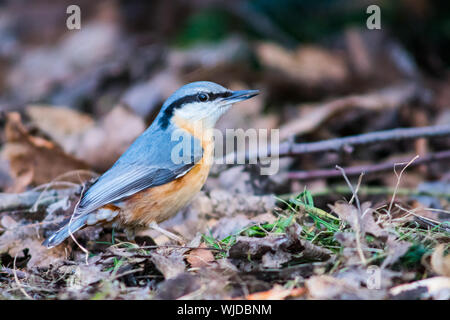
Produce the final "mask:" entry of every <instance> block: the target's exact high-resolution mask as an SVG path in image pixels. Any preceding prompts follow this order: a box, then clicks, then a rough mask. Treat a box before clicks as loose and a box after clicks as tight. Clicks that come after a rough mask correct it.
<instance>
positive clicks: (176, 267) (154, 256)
mask: <svg viewBox="0 0 450 320" xmlns="http://www.w3.org/2000/svg"><path fill="white" fill-rule="evenodd" d="M183 251H184V250H173V249H162V248H161V249H158V250H157V251H156V252H152V253H151V254H150V255H151V258H150V260H152V262H153V263H154V264H155V266H156V268H158V270H159V271H161V273H162V274H163V275H164V278H165V279H166V280H167V279H172V278H175V277H177V276H178V275H180V274H182V273H183V272H184V270H185V268H186V264H185V263H184V259H183Z"/></svg>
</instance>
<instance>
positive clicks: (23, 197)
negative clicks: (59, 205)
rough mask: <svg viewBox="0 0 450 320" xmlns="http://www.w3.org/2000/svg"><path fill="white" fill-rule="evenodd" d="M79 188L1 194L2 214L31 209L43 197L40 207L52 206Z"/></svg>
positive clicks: (0, 207)
mask: <svg viewBox="0 0 450 320" xmlns="http://www.w3.org/2000/svg"><path fill="white" fill-rule="evenodd" d="M77 189H78V188H70V189H58V190H56V189H52V190H48V191H45V192H37V191H27V192H24V193H18V194H17V193H0V212H2V211H13V210H17V209H23V208H30V207H32V206H33V205H34V204H35V203H36V201H37V200H38V199H39V197H41V200H40V205H50V204H52V203H54V202H56V201H58V200H60V199H63V198H65V197H67V196H70V195H72V194H74V193H75V192H76V191H77Z"/></svg>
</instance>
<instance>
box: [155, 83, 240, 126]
mask: <svg viewBox="0 0 450 320" xmlns="http://www.w3.org/2000/svg"><path fill="white" fill-rule="evenodd" d="M200 93H201V92H200ZM205 94H207V95H208V96H209V100H208V101H214V100H216V99H218V98H226V97H229V96H231V95H232V93H231V91H225V92H220V93H213V92H205ZM198 95H199V93H196V94H192V95H189V96H184V97H182V98H180V99H177V100H175V101H174V102H172V103H171V104H170V105H169V106H168V107H167V108H166V110H164V114H163V116H162V117H161V118H160V119H159V124H160V125H161V127H162V128H163V129H165V128H167V127H168V126H169V121H170V118H172V116H173V113H174V112H175V110H176V109H179V108H181V107H182V106H183V105H185V104H186V103H191V102H198V101H199V100H198Z"/></svg>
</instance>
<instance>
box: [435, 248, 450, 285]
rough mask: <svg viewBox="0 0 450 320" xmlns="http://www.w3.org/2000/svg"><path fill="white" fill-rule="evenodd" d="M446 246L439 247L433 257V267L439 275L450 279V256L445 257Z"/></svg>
mask: <svg viewBox="0 0 450 320" xmlns="http://www.w3.org/2000/svg"><path fill="white" fill-rule="evenodd" d="M444 251H445V244H443V243H441V244H440V245H438V246H437V247H436V248H435V249H434V251H433V254H432V255H431V267H432V268H433V271H434V272H436V273H437V274H439V275H442V276H445V277H450V254H447V255H446V256H444Z"/></svg>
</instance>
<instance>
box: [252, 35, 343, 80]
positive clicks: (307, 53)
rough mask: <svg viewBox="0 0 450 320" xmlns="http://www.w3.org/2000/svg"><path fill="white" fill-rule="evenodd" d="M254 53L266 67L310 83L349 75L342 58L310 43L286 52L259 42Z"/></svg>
mask: <svg viewBox="0 0 450 320" xmlns="http://www.w3.org/2000/svg"><path fill="white" fill-rule="evenodd" d="M256 52H257V54H258V56H259V58H260V59H261V61H262V63H263V64H265V65H266V66H268V67H271V68H274V69H277V70H280V71H282V72H284V73H286V74H287V75H289V76H291V77H292V78H294V79H298V80H300V81H302V82H304V83H308V84H310V85H311V84H313V85H314V84H318V83H321V82H324V81H333V82H341V81H345V79H346V78H347V77H348V68H347V65H346V63H345V61H344V59H343V58H342V57H341V56H340V55H338V54H336V53H335V52H331V51H328V50H326V49H324V48H321V47H317V46H311V45H310V46H302V47H300V48H299V49H297V50H295V51H288V50H286V49H284V48H282V47H280V46H278V45H276V44H273V43H262V44H260V45H259V46H258V47H257V48H256Z"/></svg>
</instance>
